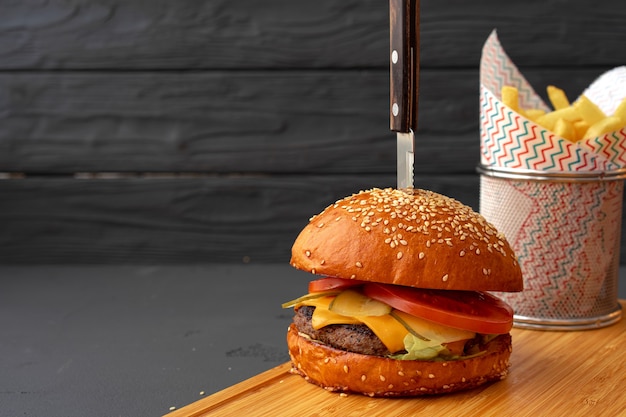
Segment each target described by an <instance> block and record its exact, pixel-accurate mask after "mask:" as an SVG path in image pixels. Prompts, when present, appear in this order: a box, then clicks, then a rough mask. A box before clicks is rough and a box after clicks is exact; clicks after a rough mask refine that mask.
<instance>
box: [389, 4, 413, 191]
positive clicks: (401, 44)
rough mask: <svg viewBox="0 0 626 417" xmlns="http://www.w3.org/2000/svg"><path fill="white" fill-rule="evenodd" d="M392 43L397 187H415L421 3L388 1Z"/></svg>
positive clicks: (393, 123)
mask: <svg viewBox="0 0 626 417" xmlns="http://www.w3.org/2000/svg"><path fill="white" fill-rule="evenodd" d="M389 40H390V60H389V74H390V77H389V80H390V111H391V115H390V128H391V130H392V131H395V132H397V176H398V178H397V187H398V189H404V188H413V166H414V163H415V131H416V130H417V88H418V79H419V49H418V44H419V0H389Z"/></svg>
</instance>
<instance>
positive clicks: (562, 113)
mask: <svg viewBox="0 0 626 417" xmlns="http://www.w3.org/2000/svg"><path fill="white" fill-rule="evenodd" d="M580 118H581V117H580V114H579V112H578V109H577V108H576V107H574V106H569V107H565V108H563V109H560V110H555V111H551V112H550V113H546V114H544V115H543V116H541V117H539V118H538V119H537V124H538V125H540V126H543V127H545V128H546V129H548V130H552V131H554V125H556V122H557V120H559V119H565V120H567V121H569V122H575V121H576V120H579V119H580Z"/></svg>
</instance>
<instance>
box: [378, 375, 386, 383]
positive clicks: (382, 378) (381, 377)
mask: <svg viewBox="0 0 626 417" xmlns="http://www.w3.org/2000/svg"><path fill="white" fill-rule="evenodd" d="M379 378H380V380H381V381H383V382H385V380H386V379H387V378H385V377H384V376H382V375H379Z"/></svg>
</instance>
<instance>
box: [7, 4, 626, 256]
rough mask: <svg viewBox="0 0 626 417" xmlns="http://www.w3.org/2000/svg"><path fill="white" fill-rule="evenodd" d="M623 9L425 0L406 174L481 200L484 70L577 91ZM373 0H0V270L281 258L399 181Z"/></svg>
mask: <svg viewBox="0 0 626 417" xmlns="http://www.w3.org/2000/svg"><path fill="white" fill-rule="evenodd" d="M624 22H626V6H625V5H624V3H623V2H622V1H616V0H612V1H607V0H599V1H594V2H589V1H587V0H570V1H565V0H560V1H559V0H532V1H510V2H502V1H496V0H477V1H465V0H447V1H446V0H422V27H421V34H422V78H421V96H420V120H419V131H418V139H417V148H418V154H417V157H416V174H417V180H416V182H417V186H420V187H423V188H430V189H434V190H436V191H440V192H443V193H446V194H449V195H451V196H453V197H456V198H459V199H461V200H462V201H464V202H466V203H467V204H470V205H472V206H474V207H475V208H477V206H478V176H477V174H476V173H475V166H476V164H477V162H478V160H479V155H478V146H479V142H478V64H479V59H480V51H481V47H482V44H483V42H484V41H485V39H486V38H487V36H488V35H489V33H490V32H491V30H492V29H494V28H497V29H498V33H499V37H500V40H501V41H502V43H503V45H504V47H505V48H506V50H507V52H508V53H509V55H511V57H512V58H513V60H514V61H515V62H516V63H517V64H518V66H520V68H521V69H522V71H523V72H524V74H525V75H526V76H527V78H528V79H529V80H530V81H531V82H532V83H533V84H534V85H535V86H536V87H537V88H538V89H539V90H542V89H543V88H544V86H545V85H546V84H548V83H555V84H557V85H559V86H561V87H563V88H565V89H566V90H567V91H568V93H569V94H570V95H571V96H577V95H578V94H580V93H581V92H582V90H583V89H584V88H585V87H586V86H587V85H588V84H589V83H590V82H591V81H592V80H593V79H594V78H595V77H596V76H598V75H600V74H601V73H602V72H603V71H605V70H607V69H610V68H612V67H614V66H618V65H623V64H626V47H625V45H626V25H624ZM388 91H389V87H388V2H387V1H385V0H342V1H337V0H317V1H301V0H240V1H225V0H211V1H206V0H203V1H199V0H198V1H194V0H179V1H169V0H152V1H139V0H124V1H121V0H101V1H91V0H89V1H88V0H65V1H50V2H41V1H34V0H15V1H10V0H0V177H1V178H0V227H1V230H0V262H1V263H49V262H50V263H124V262H142V263H143V262H146V263H153V262H241V261H244V262H247V261H251V262H268V261H272V262H274V261H276V262H288V258H289V250H290V247H291V243H292V241H293V239H294V238H295V236H296V234H297V232H298V230H299V229H300V228H301V227H302V226H303V225H304V224H305V223H306V221H307V219H308V218H309V217H310V216H311V215H312V214H314V213H316V212H318V211H319V210H321V209H322V208H323V207H325V206H326V205H327V204H329V203H331V202H333V201H335V200H336V199H337V198H339V197H342V196H344V195H347V194H350V193H352V192H355V191H358V190H359V189H363V188H368V187H372V186H393V185H394V184H395V138H394V135H393V134H391V133H390V132H389V128H388V125H389V121H388V115H387V106H388Z"/></svg>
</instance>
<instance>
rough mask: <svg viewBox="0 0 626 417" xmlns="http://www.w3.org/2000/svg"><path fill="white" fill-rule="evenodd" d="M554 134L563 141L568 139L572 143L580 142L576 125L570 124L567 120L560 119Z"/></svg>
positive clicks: (555, 126)
mask: <svg viewBox="0 0 626 417" xmlns="http://www.w3.org/2000/svg"><path fill="white" fill-rule="evenodd" d="M553 131H554V133H556V134H557V135H558V136H560V137H562V138H563V139H567V140H569V141H570V142H576V141H577V140H578V136H577V135H576V129H575V128H574V123H573V122H570V121H569V120H566V119H559V120H557V121H556V123H555V124H554V130H553Z"/></svg>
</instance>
